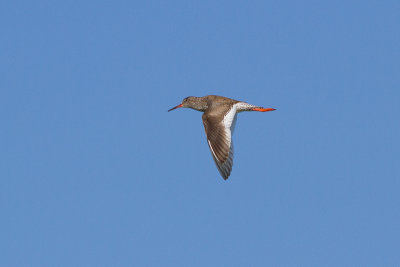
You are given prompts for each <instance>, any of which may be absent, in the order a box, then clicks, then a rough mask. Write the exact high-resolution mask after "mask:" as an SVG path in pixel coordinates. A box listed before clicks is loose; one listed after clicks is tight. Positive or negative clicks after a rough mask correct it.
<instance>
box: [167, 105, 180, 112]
mask: <svg viewBox="0 0 400 267" xmlns="http://www.w3.org/2000/svg"><path fill="white" fill-rule="evenodd" d="M181 107H183V104H179V105H177V106H176V107H173V108H171V109H169V110H168V112H170V111H171V110H174V109H176V108H181Z"/></svg>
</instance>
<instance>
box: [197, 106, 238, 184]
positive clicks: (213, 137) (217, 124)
mask: <svg viewBox="0 0 400 267" xmlns="http://www.w3.org/2000/svg"><path fill="white" fill-rule="evenodd" d="M229 108H230V109H227V108H221V109H213V110H212V111H206V112H204V114H203V124H204V129H205V131H206V135H207V143H208V146H209V147H210V150H211V154H212V156H213V158H214V161H215V164H216V165H217V168H218V170H219V172H220V174H221V175H222V177H223V178H224V179H225V180H226V179H228V177H229V175H230V173H231V170H232V165H233V142H232V133H233V128H234V126H235V121H236V105H233V106H230V107H229Z"/></svg>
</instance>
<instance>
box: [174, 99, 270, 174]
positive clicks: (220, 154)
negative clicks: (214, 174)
mask: <svg viewBox="0 0 400 267" xmlns="http://www.w3.org/2000/svg"><path fill="white" fill-rule="evenodd" d="M177 108H191V109H195V110H198V111H201V112H204V113H203V116H202V118H203V124H204V129H205V131H206V136H207V142H208V146H209V148H210V150H211V154H212V156H213V159H214V161H215V164H216V165H217V168H218V171H219V173H220V174H221V176H222V178H224V179H225V180H226V179H228V177H229V175H230V174H231V170H232V165H233V143H232V134H233V130H234V128H235V123H236V115H237V114H238V113H239V112H242V111H260V112H266V111H273V110H275V109H274V108H263V107H259V106H254V105H251V104H249V103H246V102H243V101H238V100H234V99H231V98H227V97H223V96H216V95H208V96H203V97H195V96H189V97H186V98H185V99H183V101H182V103H181V104H179V105H177V106H176V107H173V108H171V109H170V110H168V112H169V111H171V110H174V109H177Z"/></svg>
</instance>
